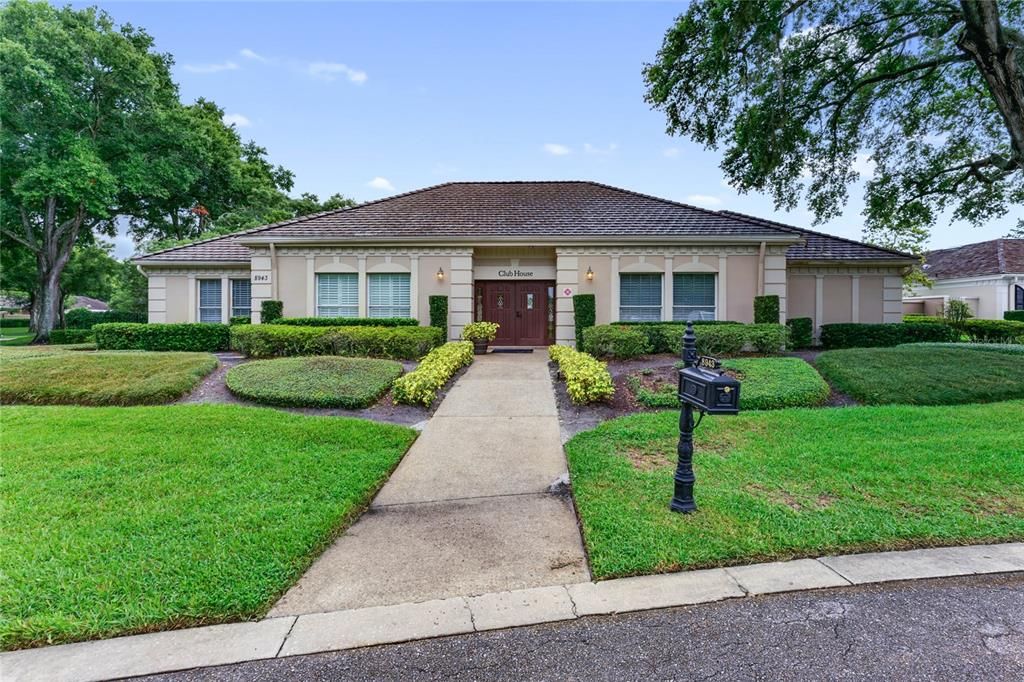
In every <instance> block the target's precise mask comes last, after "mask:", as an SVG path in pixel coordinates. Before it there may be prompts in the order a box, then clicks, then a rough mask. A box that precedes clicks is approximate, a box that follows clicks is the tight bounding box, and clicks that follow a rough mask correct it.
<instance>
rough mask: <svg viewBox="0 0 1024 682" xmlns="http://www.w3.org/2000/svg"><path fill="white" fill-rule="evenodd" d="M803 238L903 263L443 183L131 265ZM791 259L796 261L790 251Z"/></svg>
mask: <svg viewBox="0 0 1024 682" xmlns="http://www.w3.org/2000/svg"><path fill="white" fill-rule="evenodd" d="M691 236H692V237H722V236H727V237H740V238H743V237H746V238H750V239H761V238H769V239H771V238H779V237H782V238H785V237H803V238H805V239H806V240H807V244H806V245H805V246H799V245H797V246H793V247H791V248H790V252H791V253H790V255H789V257H790V258H793V257H794V255H793V254H794V253H796V254H798V255H799V257H804V258H808V259H812V258H818V259H844V260H845V259H849V260H859V259H878V258H892V257H893V256H896V257H906V255H905V254H900V253H898V252H892V251H887V250H884V249H879V248H877V247H871V246H867V245H865V244H861V243H859V242H855V241H851V240H846V239H841V238H839V237H832V236H830V235H825V234H821V233H818V232H812V231H810V230H803V229H799V228H795V227H792V226H790V225H784V224H782V223H776V222H773V221H769V220H763V219H760V218H755V217H753V216H747V215H743V214H740V213H733V212H731V211H711V210H707V209H702V208H698V207H695V206H689V205H687V204H681V203H678V202H674V201H669V200H667V199H659V198H657V197H652V196H649V195H646V194H640V193H638V192H633V191H630V190H625V189H619V188H617V187H611V186H609V185H603V184H600V183H596V182H584V181H565V182H560V181H552V182H450V183H445V184H442V185H435V186H433V187H427V188H425V189H420V190H416V191H413V192H408V193H405V194H399V195H397V196H393V197H388V198H385V199H380V200H377V201H372V202H368V203H365V204H360V205H359V206H355V207H351V208H343V209H338V210H335V211H326V212H323V213H317V214H313V215H308V216H302V217H301V218H295V219H292V220H287V221H284V222H280V223H275V224H273V225H266V226H263V227H258V228H255V229H252V230H248V231H245V232H239V233H236V234H234V235H229V236H226V237H217V238H214V239H209V240H205V241H201V242H196V243H194V244H189V245H187V246H181V247H177V248H173V249H167V250H164V251H159V252H156V253H152V254H148V255H145V256H140V257H139V258H138V259H136V260H137V262H139V263H142V264H159V263H161V262H168V263H169V262H208V261H221V262H229V261H239V262H242V261H247V260H249V249H248V247H246V246H245V244H244V243H242V242H243V241H247V240H249V239H264V238H265V239H337V240H349V239H359V240H373V239H388V240H393V239H398V240H401V239H418V238H420V239H421V238H439V239H444V238H452V239H473V238H477V237H480V238H502V237H507V238H511V239H531V238H560V237H564V238H569V239H573V238H576V239H585V238H587V237H596V238H617V237H622V238H624V239H626V240H628V239H630V238H635V237H647V238H657V237H667V238H680V237H683V238H685V237H691ZM794 249H796V251H794Z"/></svg>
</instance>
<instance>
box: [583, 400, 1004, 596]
mask: <svg viewBox="0 0 1024 682" xmlns="http://www.w3.org/2000/svg"><path fill="white" fill-rule="evenodd" d="M1022 415H1024V402H1021V401H1017V402H1004V403H993V404H991V405H967V406H961V407H911V406H889V407H847V408H842V409H816V410H811V409H792V410H778V411H772V412H748V413H745V414H744V413H741V414H740V415H738V416H735V417H709V418H707V419H705V420H704V422H703V423H702V424H701V426H700V427H699V428H698V429H697V436H696V455H695V457H694V461H695V470H696V475H697V485H696V488H695V493H696V499H697V504H698V507H699V510H698V511H697V513H695V514H689V515H684V514H676V513H673V512H670V511H669V509H668V507H669V501H670V500H671V498H672V489H673V479H672V473H673V470H674V467H675V459H676V442H677V438H678V414H677V413H676V412H674V411H672V412H657V413H648V414H638V415H631V416H628V417H622V418H620V419H615V420H612V421H608V422H605V423H604V424H602V425H601V426H599V427H597V428H596V429H594V430H592V431H587V432H584V433H581V434H579V435H577V436H576V437H575V438H573V439H572V440H570V441H569V442H568V443H567V444H566V453H567V454H568V458H569V468H570V472H571V475H572V488H573V494H574V496H575V498H576V505H577V508H578V510H579V514H580V519H581V521H582V526H583V531H584V539H585V541H586V545H587V550H588V552H589V556H590V562H591V570H592V571H593V574H594V575H595V576H596V577H598V578H610V577H614V576H624V575H633V574H642V573H658V572H666V571H674V570H679V569H683V568H697V567H707V566H719V565H730V564H739V563H749V562H757V561H766V560H773V559H789V558H793V557H799V556H818V555H822V554H827V553H830V552H853V551H859V550H871V549H895V548H907V547H913V546H927V545H955V544H964V543H972V542H988V541H1004V540H1024V445H1022V444H1024V419H1021V416H1022Z"/></svg>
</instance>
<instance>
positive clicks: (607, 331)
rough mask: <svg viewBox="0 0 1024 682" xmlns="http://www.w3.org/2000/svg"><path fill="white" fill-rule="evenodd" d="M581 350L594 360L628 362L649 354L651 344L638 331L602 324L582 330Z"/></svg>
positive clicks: (644, 335) (645, 336)
mask: <svg viewBox="0 0 1024 682" xmlns="http://www.w3.org/2000/svg"><path fill="white" fill-rule="evenodd" d="M583 350H584V351H586V352H587V353H589V354H590V355H593V356H594V357H595V358H608V357H610V358H615V359H616V360H628V359H629V358H635V357H637V356H638V355H644V354H645V353H650V352H651V344H650V342H649V341H648V340H647V335H646V334H644V333H643V332H641V331H639V330H636V329H631V328H629V327H622V326H619V325H612V324H602V325H599V326H597V327H590V328H589V329H584V330H583Z"/></svg>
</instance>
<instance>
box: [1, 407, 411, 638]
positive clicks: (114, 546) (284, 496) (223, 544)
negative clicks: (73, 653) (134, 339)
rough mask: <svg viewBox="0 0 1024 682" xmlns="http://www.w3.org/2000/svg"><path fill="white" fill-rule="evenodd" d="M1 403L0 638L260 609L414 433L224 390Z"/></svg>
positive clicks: (105, 633) (126, 627)
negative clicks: (212, 396)
mask: <svg viewBox="0 0 1024 682" xmlns="http://www.w3.org/2000/svg"><path fill="white" fill-rule="evenodd" d="M2 418H3V426H4V428H3V451H4V478H3V479H2V481H0V502H2V504H3V507H4V512H3V516H4V532H3V533H2V534H0V574H2V575H3V576H4V578H3V580H2V581H0V613H2V614H3V617H2V619H0V643H2V647H3V648H4V649H11V648H18V647H27V646H36V645H43V644H50V643H58V642H69V641H76V640H83V639H90V638H98V637H110V636H114V635H121V634H127V633H133V632H146V631H152V630H159V629H166V628H179V627H186V626H190V625H199V624H205V623H217V622H224V621H231V620H238V619H245V618H256V617H259V616H261V615H263V614H264V613H265V612H266V611H267V609H268V608H269V607H270V605H271V604H273V603H274V602H275V601H276V600H277V599H278V598H279V597H280V595H281V594H283V593H284V591H285V590H286V589H287V588H288V587H290V586H291V585H292V584H293V583H294V582H295V580H296V579H297V578H298V577H299V576H300V575H301V574H302V573H303V571H304V570H305V569H306V568H307V567H308V566H309V565H310V563H311V562H312V561H313V559H314V558H316V556H317V555H319V554H320V552H322V551H323V549H324V548H325V547H326V546H327V545H328V544H329V543H330V542H331V540H332V539H333V538H334V537H335V536H336V535H337V534H338V533H339V532H340V531H342V530H343V529H344V528H345V527H346V526H347V525H348V524H349V523H350V522H351V521H352V520H353V519H354V518H355V516H356V515H358V513H359V512H360V511H361V510H362V509H363V508H364V507H365V506H366V505H367V504H368V503H369V500H370V499H371V497H372V496H373V494H374V492H375V491H376V490H377V489H378V488H379V487H380V485H381V484H382V483H383V482H384V481H385V480H386V479H387V477H388V475H389V473H390V472H391V471H392V470H393V469H394V467H395V466H396V465H397V464H398V461H399V460H400V459H401V457H402V455H403V453H404V452H405V451H406V449H407V448H408V447H409V445H410V444H411V443H412V441H413V439H414V438H415V433H414V432H413V431H412V430H411V429H407V428H404V427H398V426H391V425H386V424H378V423H375V422H370V421H364V420H358V419H345V418H338V417H306V416H301V415H294V414H288V413H286V412H280V411H277V410H271V409H265V408H247V407H239V406H232V405H188V406H185V405H181V406H170V407H125V408H116V407H106V408H89V407H5V408H3V409H2Z"/></svg>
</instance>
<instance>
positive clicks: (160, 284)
mask: <svg viewBox="0 0 1024 682" xmlns="http://www.w3.org/2000/svg"><path fill="white" fill-rule="evenodd" d="M143 272H144V273H145V274H146V276H147V278H148V284H149V287H148V288H149V301H148V305H149V313H148V319H149V321H150V322H154V323H162V322H167V323H174V322H195V321H196V320H197V319H198V317H199V315H198V312H199V304H198V301H197V293H196V280H200V279H219V280H221V320H222V321H223V322H227V321H228V319H229V318H230V316H231V284H230V282H231V280H232V279H249V269H248V268H242V267H230V268H229V267H219V268H217V267H208V268H194V269H192V268H177V267H176V268H160V267H146V268H143Z"/></svg>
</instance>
